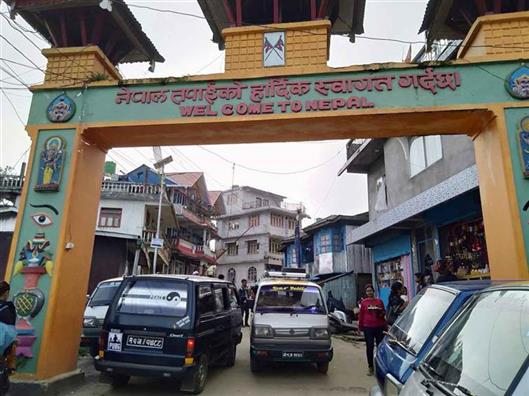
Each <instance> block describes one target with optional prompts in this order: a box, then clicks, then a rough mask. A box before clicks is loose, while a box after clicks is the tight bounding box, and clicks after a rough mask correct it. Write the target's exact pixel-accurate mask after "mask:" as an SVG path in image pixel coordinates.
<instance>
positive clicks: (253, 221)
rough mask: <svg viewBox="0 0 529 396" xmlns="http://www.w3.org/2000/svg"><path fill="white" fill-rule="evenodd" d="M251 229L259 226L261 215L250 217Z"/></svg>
mask: <svg viewBox="0 0 529 396" xmlns="http://www.w3.org/2000/svg"><path fill="white" fill-rule="evenodd" d="M249 225H250V227H257V226H258V225H259V215H254V216H250V220H249Z"/></svg>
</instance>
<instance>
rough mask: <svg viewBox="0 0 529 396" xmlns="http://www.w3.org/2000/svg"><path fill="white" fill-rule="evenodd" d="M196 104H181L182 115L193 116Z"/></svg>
mask: <svg viewBox="0 0 529 396" xmlns="http://www.w3.org/2000/svg"><path fill="white" fill-rule="evenodd" d="M194 107H195V106H180V115H181V116H182V117H191V116H192V115H193V108H194Z"/></svg>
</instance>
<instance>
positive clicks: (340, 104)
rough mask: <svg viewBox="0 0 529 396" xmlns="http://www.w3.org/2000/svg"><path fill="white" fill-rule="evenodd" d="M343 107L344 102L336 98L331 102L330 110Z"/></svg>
mask: <svg viewBox="0 0 529 396" xmlns="http://www.w3.org/2000/svg"><path fill="white" fill-rule="evenodd" d="M344 106H345V100H344V99H342V98H336V99H333V100H332V109H333V110H337V109H341V108H343V107H344Z"/></svg>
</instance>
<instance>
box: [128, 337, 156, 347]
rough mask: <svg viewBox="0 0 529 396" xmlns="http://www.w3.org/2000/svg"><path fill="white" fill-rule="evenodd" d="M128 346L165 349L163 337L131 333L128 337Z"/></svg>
mask: <svg viewBox="0 0 529 396" xmlns="http://www.w3.org/2000/svg"><path fill="white" fill-rule="evenodd" d="M127 346H130V347H136V348H149V349H163V338H159V337H144V336H131V335H129V336H128V337H127Z"/></svg>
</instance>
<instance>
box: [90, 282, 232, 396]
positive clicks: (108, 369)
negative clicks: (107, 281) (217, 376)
mask: <svg viewBox="0 0 529 396" xmlns="http://www.w3.org/2000/svg"><path fill="white" fill-rule="evenodd" d="M241 327H242V314H241V308H240V305H239V297H238V295H237V290H236V288H235V286H234V285H233V283H231V282H228V281H224V280H220V279H214V278H206V277H200V276H186V275H141V276H133V277H128V278H125V279H124V280H123V283H122V285H121V286H120V288H119V290H118V292H117V294H116V297H115V298H114V300H113V302H112V304H111V305H110V308H109V310H108V313H107V316H106V318H105V322H104V324H103V331H102V334H101V337H100V345H99V356H97V357H96V358H95V360H94V361H95V367H96V369H97V370H99V371H101V372H103V373H105V375H106V376H109V377H110V379H111V381H112V385H113V386H115V387H121V386H125V385H126V384H127V383H128V381H129V379H130V377H131V376H148V377H160V378H174V379H179V380H181V389H182V390H184V391H190V392H192V393H200V392H202V390H203V389H204V386H205V384H206V379H207V375H208V367H209V366H210V365H212V364H222V365H224V366H228V367H229V366H233V365H234V364H235V356H236V353H237V345H238V344H239V343H240V342H241V339H242V331H241Z"/></svg>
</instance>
